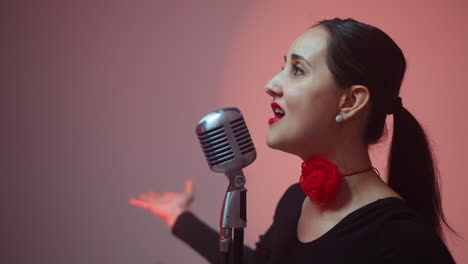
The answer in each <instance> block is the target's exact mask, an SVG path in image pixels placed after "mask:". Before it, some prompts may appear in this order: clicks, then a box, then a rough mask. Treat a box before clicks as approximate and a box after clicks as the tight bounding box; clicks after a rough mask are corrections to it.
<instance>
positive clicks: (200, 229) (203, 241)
mask: <svg viewBox="0 0 468 264" xmlns="http://www.w3.org/2000/svg"><path fill="white" fill-rule="evenodd" d="M298 190H299V189H298V184H294V185H292V186H291V187H289V188H288V190H287V191H286V192H285V194H284V195H283V196H282V197H281V199H280V201H279V203H278V205H277V207H276V210H275V216H274V217H273V219H274V221H273V224H272V225H271V226H270V227H269V228H268V230H267V231H266V232H265V233H264V234H263V235H260V237H259V240H258V242H256V243H255V246H256V248H255V250H253V249H251V248H249V247H247V246H245V247H244V263H245V264H252V263H255V264H264V263H269V262H270V257H271V255H272V248H273V237H274V236H275V233H276V232H277V230H276V229H277V226H278V224H277V223H276V222H277V221H276V220H277V219H276V218H277V217H278V215H280V213H279V208H280V207H284V205H285V204H287V203H289V200H291V199H292V197H294V199H297V198H295V197H296V196H298V195H297V193H298ZM300 195H302V193H301V194H300ZM172 233H173V234H174V235H175V236H176V237H177V238H179V239H181V240H182V241H184V242H185V243H186V244H187V245H189V246H190V247H192V248H193V249H194V250H195V251H197V252H198V253H199V254H200V255H201V256H203V257H204V258H205V259H206V260H208V262H209V263H223V262H222V256H221V253H219V251H218V245H219V244H218V243H219V240H218V239H219V232H217V231H215V230H214V229H212V228H211V227H209V226H208V225H206V224H205V223H203V222H202V221H201V220H200V219H199V218H197V217H196V216H195V215H194V214H193V213H191V212H189V211H186V212H184V213H182V214H181V215H180V216H179V217H178V218H177V220H176V222H175V224H174V226H173V228H172Z"/></svg>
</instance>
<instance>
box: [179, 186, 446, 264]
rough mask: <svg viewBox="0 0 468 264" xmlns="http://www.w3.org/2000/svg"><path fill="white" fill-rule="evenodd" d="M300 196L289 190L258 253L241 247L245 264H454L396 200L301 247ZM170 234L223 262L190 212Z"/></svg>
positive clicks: (212, 236)
mask: <svg viewBox="0 0 468 264" xmlns="http://www.w3.org/2000/svg"><path fill="white" fill-rule="evenodd" d="M304 198H305V195H304V193H303V192H302V190H301V189H300V187H299V184H297V183H296V184H294V185H292V186H291V187H289V188H288V190H287V191H286V192H285V194H284V195H283V196H282V197H281V199H280V201H279V203H278V205H277V207H276V211H275V214H274V217H273V224H272V225H271V226H270V228H269V229H268V230H267V231H266V233H265V234H263V235H261V236H260V240H259V241H258V242H257V243H256V249H255V250H252V249H250V248H249V247H244V263H245V264H249V263H256V264H262V263H268V264H273V263H291V264H296V263H298V264H299V263H311V264H321V263H327V264H334V263H359V264H365V263H372V264H378V263H395V264H396V263H411V264H414V263H425V264H427V263H455V261H454V260H453V258H452V256H451V255H450V252H449V251H448V249H447V247H446V246H445V244H444V243H443V242H442V241H441V240H440V238H439V237H438V235H437V234H436V232H435V231H434V229H433V228H432V227H430V226H429V225H428V224H427V223H425V221H423V220H422V219H421V218H420V217H419V216H418V214H416V213H415V212H414V211H413V210H412V209H410V208H409V207H408V206H407V205H406V204H405V201H403V200H401V199H398V198H395V197H389V198H384V199H379V200H377V201H374V202H372V203H370V204H367V205H365V206H363V207H361V208H359V209H357V210H355V211H353V212H352V213H350V214H348V215H347V216H346V217H345V218H343V219H342V220H341V221H340V222H338V223H337V224H336V225H335V226H334V227H333V228H332V229H330V230H329V231H328V232H326V233H325V234H324V235H322V236H321V237H319V238H317V239H316V240H313V241H312V242H309V243H302V242H300V241H299V240H298V238H297V224H298V221H299V217H300V213H301V208H302V203H303V201H304ZM172 232H173V234H174V235H175V236H177V237H178V238H180V239H182V240H183V241H185V242H186V243H187V244H188V245H189V246H191V247H192V248H193V249H195V250H196V251H197V252H198V253H199V254H201V255H202V256H203V257H204V258H205V259H207V260H208V261H209V262H210V263H222V262H221V257H220V253H219V251H218V234H219V233H218V232H217V231H215V230H213V229H212V228H211V227H209V226H207V225H206V224H205V223H203V222H201V221H200V220H199V219H198V218H197V217H195V216H194V215H193V214H192V213H191V212H189V211H186V212H184V213H182V214H181V215H180V216H179V218H178V219H177V220H176V223H175V224H174V226H173V228H172Z"/></svg>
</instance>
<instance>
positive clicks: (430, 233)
mask: <svg viewBox="0 0 468 264" xmlns="http://www.w3.org/2000/svg"><path fill="white" fill-rule="evenodd" d="M376 235H377V236H376V238H377V241H376V242H377V244H378V245H379V246H378V248H377V251H378V252H376V253H377V255H378V256H379V259H381V260H382V263H396V262H398V263H454V261H453V258H452V256H451V254H450V252H449V250H448V249H447V247H446V245H445V244H444V242H443V241H442V240H441V239H440V237H439V236H438V234H437V232H436V231H435V229H434V228H433V227H432V226H431V225H430V224H429V223H428V222H427V221H425V220H424V219H423V218H422V217H420V216H419V214H417V213H416V212H415V211H414V210H412V209H411V208H409V207H408V206H407V205H406V204H405V203H404V202H403V201H402V202H401V203H395V204H393V206H388V207H387V208H386V210H382V212H381V213H380V217H378V220H377V223H376Z"/></svg>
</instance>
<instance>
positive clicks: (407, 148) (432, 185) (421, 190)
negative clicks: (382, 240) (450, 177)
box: [388, 107, 453, 239]
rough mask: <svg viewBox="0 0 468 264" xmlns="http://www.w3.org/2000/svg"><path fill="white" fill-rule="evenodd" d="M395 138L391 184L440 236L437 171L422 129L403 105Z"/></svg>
mask: <svg viewBox="0 0 468 264" xmlns="http://www.w3.org/2000/svg"><path fill="white" fill-rule="evenodd" d="M393 120H394V122H393V137H392V144H391V149H390V154H389V158H388V185H389V186H390V187H391V188H392V189H393V190H395V191H396V192H397V193H398V194H399V195H400V196H401V197H403V199H405V201H406V203H407V204H408V206H410V207H411V208H413V209H414V210H415V211H417V212H418V213H419V214H420V215H421V216H422V217H424V218H425V219H427V220H428V222H429V223H430V225H431V226H432V227H433V228H434V229H435V230H436V232H437V234H438V235H439V237H440V238H441V239H444V236H443V232H442V230H441V221H443V222H444V224H445V225H446V226H447V227H448V228H449V229H450V230H452V231H453V229H452V228H451V227H450V226H449V225H448V223H447V220H446V219H445V216H444V214H443V211H442V205H441V199H440V190H439V185H438V181H439V179H438V177H439V174H438V171H437V168H436V165H435V164H434V160H433V153H432V150H431V147H430V145H429V143H428V141H427V137H426V134H425V133H424V130H423V128H422V127H421V125H420V124H419V123H418V121H417V120H416V119H415V118H414V116H413V115H412V114H411V113H410V112H408V110H406V109H405V108H404V107H401V108H400V109H399V110H398V111H396V112H395V113H394V114H393Z"/></svg>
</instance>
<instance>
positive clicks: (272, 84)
mask: <svg viewBox="0 0 468 264" xmlns="http://www.w3.org/2000/svg"><path fill="white" fill-rule="evenodd" d="M265 92H266V93H267V94H268V95H270V96H272V97H280V96H283V89H282V88H281V85H280V84H279V82H278V80H277V76H275V77H274V78H273V79H271V80H270V81H269V82H268V83H267V84H266V86H265Z"/></svg>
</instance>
